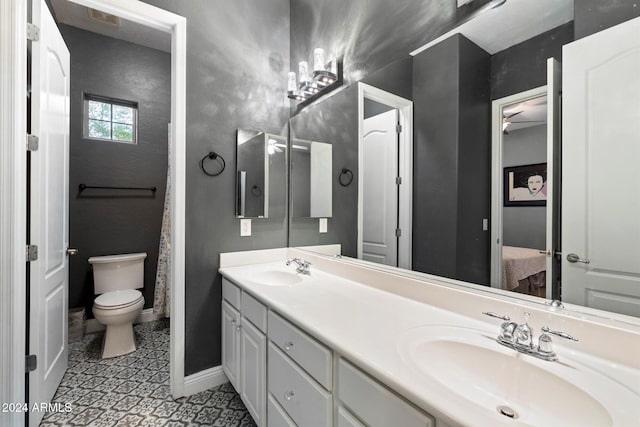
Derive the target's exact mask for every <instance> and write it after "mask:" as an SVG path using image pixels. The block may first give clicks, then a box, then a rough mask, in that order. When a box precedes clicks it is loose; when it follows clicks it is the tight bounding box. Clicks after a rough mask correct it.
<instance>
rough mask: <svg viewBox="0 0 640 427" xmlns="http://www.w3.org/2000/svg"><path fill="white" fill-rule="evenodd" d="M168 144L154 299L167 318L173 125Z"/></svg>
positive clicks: (156, 305) (155, 310)
mask: <svg viewBox="0 0 640 427" xmlns="http://www.w3.org/2000/svg"><path fill="white" fill-rule="evenodd" d="M168 142H169V144H168V146H169V147H168V151H167V154H168V159H167V160H168V161H167V189H166V191H165V194H164V209H163V212H162V228H161V229H160V248H159V251H158V269H157V270H156V287H155V292H154V298H153V312H154V314H163V315H165V316H167V317H169V308H170V307H171V299H170V295H171V293H170V291H169V285H170V280H171V163H172V160H173V152H172V147H171V125H169V139H168Z"/></svg>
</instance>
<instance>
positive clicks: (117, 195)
mask: <svg viewBox="0 0 640 427" xmlns="http://www.w3.org/2000/svg"><path fill="white" fill-rule="evenodd" d="M60 30H61V32H62V35H63V37H64V40H65V42H66V43H67V46H68V47H69V51H70V52H71V134H70V156H69V186H70V191H69V219H70V229H69V242H70V246H71V247H73V248H77V249H78V250H79V251H80V252H79V254H78V255H77V256H75V257H71V258H70V259H69V267H70V268H69V307H80V306H86V308H87V314H88V316H89V317H92V316H93V315H92V314H91V306H92V305H93V298H94V291H93V276H92V273H91V266H90V265H89V264H88V262H87V259H88V258H89V257H91V256H96V255H109V254H119V253H130V252H146V253H147V255H148V257H147V259H146V260H145V268H144V277H145V279H144V290H143V294H144V298H145V307H147V308H148V307H152V306H153V290H154V284H155V275H156V267H157V262H158V245H159V242H160V226H161V222H162V209H163V203H164V191H165V186H166V181H167V124H168V123H169V121H170V115H171V114H170V113H171V110H170V104H169V100H170V99H171V58H170V56H169V55H168V54H167V53H165V52H161V51H158V50H154V49H149V48H146V47H142V46H138V45H135V44H132V43H127V42H124V41H121V40H116V39H113V38H110V37H104V36H101V35H98V34H94V33H90V32H87V31H84V30H80V29H77V28H73V27H69V26H66V25H60ZM83 92H88V93H90V94H93V95H103V96H108V97H112V98H118V99H125V100H129V101H134V102H138V143H137V144H123V143H116V142H105V141H96V140H91V139H84V138H83V137H82V120H83V112H82V111H83V95H82V94H83ZM78 184H87V185H107V186H108V185H116V186H118V185H119V186H128V187H131V186H134V187H135V186H155V187H157V188H158V190H157V191H156V193H155V195H154V194H153V193H151V192H140V191H135V192H131V191H127V192H123V191H104V190H100V191H95V190H86V191H85V192H83V193H82V194H79V193H78Z"/></svg>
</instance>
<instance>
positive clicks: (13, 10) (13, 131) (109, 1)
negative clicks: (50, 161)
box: [0, 0, 187, 426]
mask: <svg viewBox="0 0 640 427" xmlns="http://www.w3.org/2000/svg"><path fill="white" fill-rule="evenodd" d="M70 1H71V2H73V3H76V4H79V5H82V6H87V7H90V8H94V9H97V10H101V11H104V12H106V13H110V14H113V15H116V16H120V17H122V18H124V19H128V20H130V21H133V22H137V23H139V24H142V25H145V26H148V27H151V28H154V29H156V30H160V31H164V32H167V33H170V34H171V123H172V126H171V129H172V133H171V138H170V142H169V143H170V144H172V149H173V153H174V158H173V162H172V163H171V165H170V167H171V168H172V171H173V174H172V179H171V187H172V189H173V193H172V195H171V199H170V206H171V224H172V227H171V228H172V230H171V231H172V233H171V246H172V249H173V250H172V253H171V263H172V268H171V280H170V283H171V289H170V294H171V326H170V328H171V331H170V347H171V350H170V385H171V394H172V396H173V397H176V398H177V397H181V396H184V394H185V387H184V377H185V375H184V353H185V193H186V185H185V182H186V162H185V159H186V59H187V43H186V36H187V31H186V30H187V20H186V18H184V17H183V16H179V15H177V14H174V13H171V12H169V11H166V10H164V9H160V8H158V7H155V6H152V5H149V4H146V3H143V2H142V1H139V0H126V1H125V0H70ZM0 25H1V27H2V29H3V31H2V35H1V37H2V38H1V39H0V61H1V63H2V70H3V72H2V75H1V76H0V89H1V90H0V107H1V108H0V110H1V111H2V114H1V115H0V125H1V127H0V136H1V137H2V144H0V154H1V156H2V157H1V159H0V161H1V162H2V169H1V171H0V206H1V207H0V209H1V210H2V221H1V223H0V251H1V252H0V254H1V255H2V256H0V278H1V279H2V282H1V283H0V296H1V298H0V309H1V311H0V312H1V313H2V318H1V319H0V320H1V321H2V323H1V324H2V325H12V327H11V328H6V327H2V328H0V345H2V348H3V349H11V350H10V351H7V353H10V354H3V357H2V363H1V365H0V369H1V371H0V378H2V379H3V381H2V387H1V388H0V393H1V394H0V397H1V398H2V401H3V402H24V399H25V392H24V390H25V376H24V366H25V361H24V355H25V319H26V267H25V266H26V255H25V245H26V236H25V234H26V191H25V188H26V187H25V186H26V182H27V169H26V149H25V145H24V141H25V138H26V131H27V126H26V114H25V113H26V107H27V106H26V99H25V90H24V89H20V88H26V87H27V79H26V76H27V69H26V64H27V40H26V37H24V34H26V31H27V5H26V2H24V1H23V0H3V1H2V2H0ZM5 70H7V72H5ZM9 141H15V142H14V143H9ZM5 379H6V380H8V381H5ZM22 415H23V416H22V417H19V416H18V414H14V415H11V416H10V417H7V418H6V419H7V423H8V424H7V425H12V426H14V425H21V424H22V423H23V422H24V419H22V418H24V414H22ZM3 417H4V415H3ZM1 421H2V424H0V425H4V422H5V418H2V419H1Z"/></svg>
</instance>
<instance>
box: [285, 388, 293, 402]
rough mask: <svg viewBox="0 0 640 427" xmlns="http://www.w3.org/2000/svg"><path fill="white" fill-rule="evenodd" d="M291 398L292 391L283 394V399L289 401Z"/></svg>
mask: <svg viewBox="0 0 640 427" xmlns="http://www.w3.org/2000/svg"><path fill="white" fill-rule="evenodd" d="M293 396H295V393H294V392H293V390H291V391H288V392H286V393H285V394H284V399H285V400H287V401H289V400H291V399H293Z"/></svg>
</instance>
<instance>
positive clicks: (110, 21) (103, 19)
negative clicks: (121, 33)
mask: <svg viewBox="0 0 640 427" xmlns="http://www.w3.org/2000/svg"><path fill="white" fill-rule="evenodd" d="M88 10H89V18H91V19H93V20H94V21H98V22H100V23H102V24H107V25H111V26H112V27H119V26H120V17H118V16H115V15H110V14H108V13H104V12H101V11H99V10H95V9H91V8H89V9H88Z"/></svg>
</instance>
